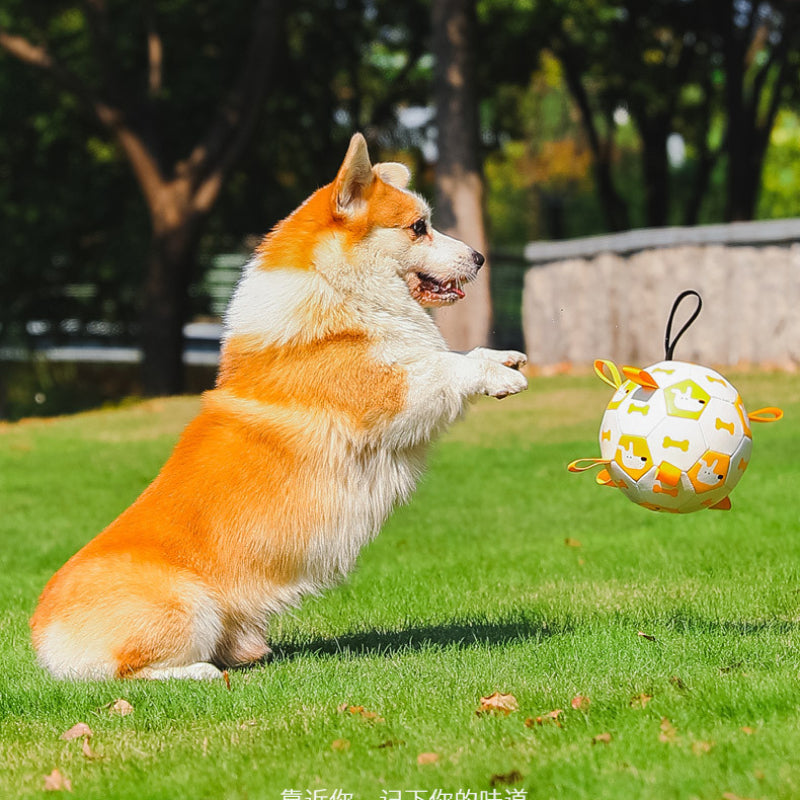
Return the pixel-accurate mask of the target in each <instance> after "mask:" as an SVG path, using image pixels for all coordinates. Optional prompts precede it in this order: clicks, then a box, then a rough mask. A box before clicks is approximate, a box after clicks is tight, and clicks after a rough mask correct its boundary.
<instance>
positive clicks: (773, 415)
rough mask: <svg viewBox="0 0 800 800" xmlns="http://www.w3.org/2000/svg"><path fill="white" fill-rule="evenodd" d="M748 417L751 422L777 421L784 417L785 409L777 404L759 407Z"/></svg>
mask: <svg viewBox="0 0 800 800" xmlns="http://www.w3.org/2000/svg"><path fill="white" fill-rule="evenodd" d="M747 419H749V420H750V422H777V421H778V420H779V419H783V409H780V408H776V407H775V406H767V407H766V408H759V409H758V410H757V411H753V412H752V413H750V414H748V415H747Z"/></svg>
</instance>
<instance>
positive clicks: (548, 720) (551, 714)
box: [525, 708, 564, 728]
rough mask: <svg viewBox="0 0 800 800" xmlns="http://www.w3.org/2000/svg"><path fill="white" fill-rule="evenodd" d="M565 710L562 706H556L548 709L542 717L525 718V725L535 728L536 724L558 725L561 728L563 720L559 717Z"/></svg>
mask: <svg viewBox="0 0 800 800" xmlns="http://www.w3.org/2000/svg"><path fill="white" fill-rule="evenodd" d="M563 713H564V712H563V711H562V710H561V709H560V708H556V709H554V710H553V711H548V712H547V713H546V714H542V716H541V717H536V718H534V717H528V718H527V719H526V720H525V727H527V728H533V727H535V726H536V725H548V724H550V725H556V726H557V727H559V728H561V727H562V725H561V720H560V719H559V717H560V716H561V715H562V714H563Z"/></svg>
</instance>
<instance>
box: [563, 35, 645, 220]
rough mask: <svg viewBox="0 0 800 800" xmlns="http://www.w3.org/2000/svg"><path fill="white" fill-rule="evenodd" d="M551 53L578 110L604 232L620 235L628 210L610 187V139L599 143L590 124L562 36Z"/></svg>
mask: <svg viewBox="0 0 800 800" xmlns="http://www.w3.org/2000/svg"><path fill="white" fill-rule="evenodd" d="M554 53H555V55H556V57H557V58H558V60H559V61H560V63H561V67H562V69H563V70H564V79H565V80H566V83H567V88H568V89H569V92H570V94H571V95H572V99H573V100H574V101H575V104H576V105H577V106H578V112H579V113H580V117H581V125H582V126H583V130H584V132H585V133H586V138H587V140H588V142H589V148H590V149H591V151H592V157H593V161H592V172H593V174H594V185H595V190H596V191H597V197H598V199H599V201H600V208H601V211H602V213H603V216H604V218H605V225H606V228H607V230H609V231H611V232H616V231H624V230H627V229H628V228H629V227H630V221H629V215H628V207H627V205H626V204H625V201H624V200H623V199H622V197H621V195H620V194H619V192H618V191H617V189H616V186H615V185H614V177H613V175H612V173H611V154H612V136H611V134H609V135H608V137H607V138H606V140H605V141H603V140H601V138H600V133H599V131H598V130H597V125H596V124H595V121H594V113H593V111H592V107H591V103H590V102H589V95H588V94H587V93H586V89H585V88H584V85H583V82H582V80H581V71H580V68H579V66H578V64H577V61H576V59H575V57H574V54H573V51H572V49H571V45H570V43H569V41H568V39H567V37H566V36H565V35H564V34H563V32H562V34H561V35H560V36H557V37H556V39H555V46H554Z"/></svg>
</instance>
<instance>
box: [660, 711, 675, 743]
mask: <svg viewBox="0 0 800 800" xmlns="http://www.w3.org/2000/svg"><path fill="white" fill-rule="evenodd" d="M659 727H660V728H661V733H659V734H658V741H659V742H664V743H672V742H675V741H677V739H678V729H677V728H676V727H675V726H674V725H673V724H672V723H671V722H670V721H669V720H668V719H667V718H666V717H661V725H659Z"/></svg>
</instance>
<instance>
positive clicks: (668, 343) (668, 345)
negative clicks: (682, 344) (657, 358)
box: [664, 289, 703, 361]
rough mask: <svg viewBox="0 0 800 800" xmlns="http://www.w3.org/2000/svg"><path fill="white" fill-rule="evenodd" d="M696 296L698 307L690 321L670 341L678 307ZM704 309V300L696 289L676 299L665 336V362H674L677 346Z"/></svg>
mask: <svg viewBox="0 0 800 800" xmlns="http://www.w3.org/2000/svg"><path fill="white" fill-rule="evenodd" d="M692 296H694V297H695V298H697V307H696V308H695V310H694V312H693V313H692V315H691V316H690V317H689V319H688V320H686V322H685V323H684V326H683V327H682V328H681V329H680V330H679V331H678V333H677V335H676V336H675V338H674V339H672V340H670V337H671V336H672V320H673V319H674V317H675V312H676V311H677V310H678V306H679V305H680V304H681V302H683V300H684V299H685V298H687V297H692ZM702 307H703V300H702V298H701V297H700V295H699V294H698V293H697V292H696V291H695V290H694V289H687V290H686V291H685V292H681V293H680V294H679V295H678V296H677V297H676V298H675V302H674V303H673V304H672V311H670V312H669V319H668V320H667V332H666V334H665V336H664V360H665V361H672V354H673V352H674V351H675V345H676V344H678V340H679V339H680V338H681V336H683V334H684V333H686V329H687V328H688V327H689V326H690V325H691V324H692V323H693V322H694V321H695V320H696V319H697V317H698V315H699V314H700V309H701V308H702Z"/></svg>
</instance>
